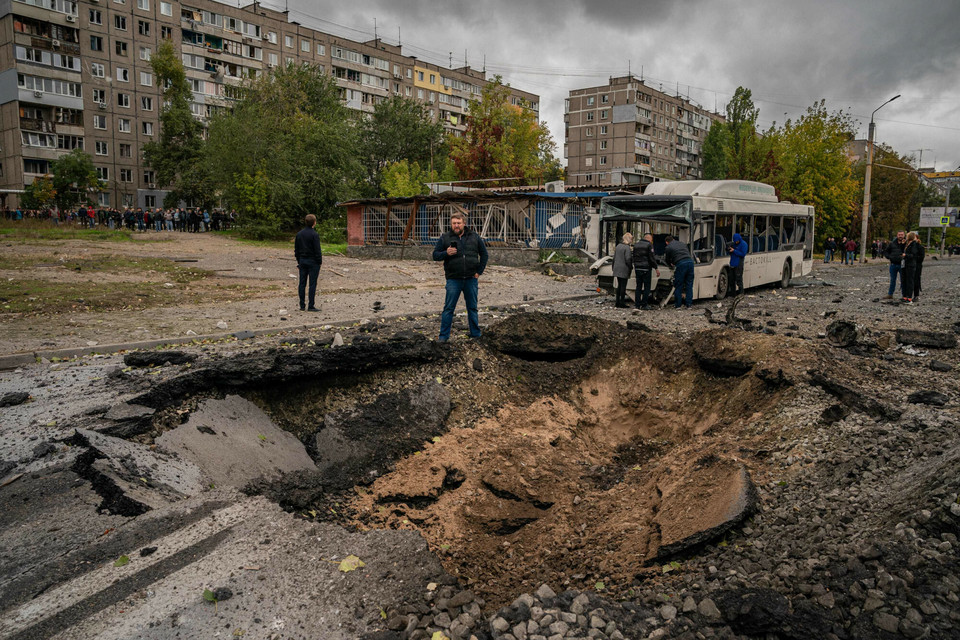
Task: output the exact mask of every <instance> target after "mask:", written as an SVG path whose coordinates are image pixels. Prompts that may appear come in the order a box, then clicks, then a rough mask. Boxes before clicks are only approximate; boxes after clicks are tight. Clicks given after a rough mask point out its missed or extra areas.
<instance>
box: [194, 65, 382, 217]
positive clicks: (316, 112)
mask: <svg viewBox="0 0 960 640" xmlns="http://www.w3.org/2000/svg"><path fill="white" fill-rule="evenodd" d="M357 138H358V136H357V127H356V126H355V121H354V120H353V118H352V117H351V116H350V113H349V112H348V110H347V108H346V107H345V106H344V105H343V103H342V101H341V100H340V94H339V88H338V87H337V85H336V82H335V81H334V80H332V79H331V78H329V77H328V76H325V75H323V73H322V71H321V70H320V69H319V68H318V67H315V66H310V65H294V64H288V65H286V66H284V67H281V68H279V69H277V70H276V71H275V72H274V73H272V74H268V75H265V76H263V77H261V78H259V79H257V80H256V81H255V82H253V83H252V84H251V85H250V86H249V88H248V90H247V91H246V92H245V95H244V97H243V99H242V100H240V101H239V102H238V103H237V104H236V105H235V106H234V108H233V110H232V111H230V112H229V113H226V114H223V115H219V116H217V117H215V118H214V120H213V121H212V122H211V124H210V131H209V135H208V139H207V143H206V144H205V145H204V147H203V155H204V164H205V165H206V168H207V171H208V172H209V175H210V177H211V182H212V187H213V189H214V190H216V191H219V192H220V193H221V194H222V195H223V197H224V199H225V200H226V201H227V202H229V203H238V202H244V201H245V200H244V199H245V198H246V199H247V200H246V201H249V195H245V193H248V192H245V191H244V189H248V188H249V186H250V185H251V184H254V185H256V189H266V191H267V194H266V204H265V205H263V206H261V204H262V203H260V200H259V199H258V200H257V202H258V205H257V206H256V207H252V208H250V207H248V212H247V213H248V216H255V217H256V216H261V215H263V212H264V211H267V212H268V213H269V216H267V217H266V218H265V219H263V220H259V219H250V218H247V219H246V220H245V221H244V222H245V226H246V225H250V226H251V228H259V229H268V228H271V227H272V226H274V225H276V226H278V227H279V228H282V229H294V228H296V227H297V226H299V225H300V224H301V223H302V220H303V217H304V216H305V215H306V214H308V213H313V214H315V215H316V216H317V218H318V220H319V221H320V222H323V221H324V220H327V219H331V218H335V217H336V216H337V215H338V214H339V211H338V209H337V206H336V203H337V202H338V201H341V200H345V199H347V198H349V197H352V196H353V195H354V194H356V192H357V188H358V185H359V184H360V182H361V180H362V175H363V168H362V166H361V164H360V163H359V161H358V160H357V158H358V141H357ZM258 173H262V174H263V175H262V177H261V178H257V177H256V176H257V175H258ZM251 180H252V181H253V182H251ZM257 197H258V198H260V196H259V195H258V196H257ZM274 216H275V217H276V219H275V220H274Z"/></svg>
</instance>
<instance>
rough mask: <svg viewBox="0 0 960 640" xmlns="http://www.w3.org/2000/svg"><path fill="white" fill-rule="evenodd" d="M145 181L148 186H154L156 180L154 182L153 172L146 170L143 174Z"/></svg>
mask: <svg viewBox="0 0 960 640" xmlns="http://www.w3.org/2000/svg"><path fill="white" fill-rule="evenodd" d="M143 181H144V182H146V183H147V184H152V183H153V181H154V180H153V171H152V170H150V169H146V170H145V171H144V172H143Z"/></svg>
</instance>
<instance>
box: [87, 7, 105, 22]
mask: <svg viewBox="0 0 960 640" xmlns="http://www.w3.org/2000/svg"><path fill="white" fill-rule="evenodd" d="M90 24H103V14H101V13H100V10H99V9H90Z"/></svg>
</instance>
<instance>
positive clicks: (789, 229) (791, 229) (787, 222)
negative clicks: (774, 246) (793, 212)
mask: <svg viewBox="0 0 960 640" xmlns="http://www.w3.org/2000/svg"><path fill="white" fill-rule="evenodd" d="M796 232H797V220H796V218H784V219H783V235H782V238H783V248H784V249H793V248H794V247H793V245H794V244H796V242H797V236H796Z"/></svg>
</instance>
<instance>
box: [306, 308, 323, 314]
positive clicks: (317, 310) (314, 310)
mask: <svg viewBox="0 0 960 640" xmlns="http://www.w3.org/2000/svg"><path fill="white" fill-rule="evenodd" d="M307 311H313V312H315V313H316V312H319V311H320V309H317V308H316V307H309V308H308V309H307Z"/></svg>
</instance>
